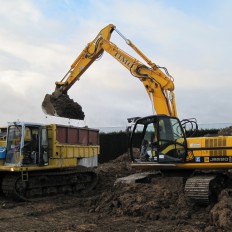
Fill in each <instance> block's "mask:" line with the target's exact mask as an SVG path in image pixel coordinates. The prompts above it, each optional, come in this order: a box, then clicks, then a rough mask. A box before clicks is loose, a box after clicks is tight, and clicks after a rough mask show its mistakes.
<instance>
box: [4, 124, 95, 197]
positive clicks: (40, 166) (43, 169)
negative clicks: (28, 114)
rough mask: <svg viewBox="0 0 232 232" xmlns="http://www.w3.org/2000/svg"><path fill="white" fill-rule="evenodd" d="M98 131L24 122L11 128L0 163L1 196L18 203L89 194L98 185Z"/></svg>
mask: <svg viewBox="0 0 232 232" xmlns="http://www.w3.org/2000/svg"><path fill="white" fill-rule="evenodd" d="M98 154H99V131H98V130H95V129H89V128H85V127H72V126H63V125H56V124H51V125H41V124H32V123H24V122H15V123H10V124H9V126H8V133H7V143H6V153H5V156H4V157H2V158H1V160H0V162H1V163H0V164H1V165H0V175H1V187H2V192H3V193H4V194H5V195H6V196H7V197H10V198H13V199H16V200H23V201H28V200H36V199H39V198H42V197H46V196H51V195H56V194H65V193H86V192H87V191H90V190H91V189H93V188H94V187H95V185H96V184H97V175H96V173H95V172H94V167H96V166H97V156H98Z"/></svg>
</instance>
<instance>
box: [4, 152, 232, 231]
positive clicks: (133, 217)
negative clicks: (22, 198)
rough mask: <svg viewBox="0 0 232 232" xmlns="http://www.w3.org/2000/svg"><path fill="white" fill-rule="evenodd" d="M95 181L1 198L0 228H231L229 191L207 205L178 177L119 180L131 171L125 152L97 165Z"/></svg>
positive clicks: (19, 229)
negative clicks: (80, 187) (36, 196)
mask: <svg viewBox="0 0 232 232" xmlns="http://www.w3.org/2000/svg"><path fill="white" fill-rule="evenodd" d="M96 172H97V173H98V175H99V183H98V185H97V186H96V188H95V189H94V190H93V191H91V192H90V193H88V194H85V195H59V196H55V197H52V198H45V199H41V200H39V201H36V202H14V201H12V200H8V199H6V198H5V197H4V196H1V197H0V208H1V215H0V219H1V222H0V230H1V231H4V230H7V231H68V232H70V231H79V232H83V231H86V232H87V231H89V232H90V231H97V232H100V231H101V232H102V231H128V232H135V231H136V232H152V231H158V232H161V231H163V232H164V231H165V232H166V231H190V232H191V231H193V232H195V231H204V232H211V231H214V232H223V231H231V227H232V190H231V189H225V190H223V191H222V192H221V194H220V196H219V199H218V202H216V203H214V204H211V205H209V206H207V207H203V206H198V205H194V204H193V203H192V202H189V201H188V200H187V199H186V198H185V195H184V192H183V184H184V180H183V178H182V177H163V176H162V175H160V174H159V173H157V174H156V175H155V177H154V178H153V179H152V180H151V183H130V184H125V183H120V182H119V183H118V182H116V184H115V181H116V180H117V179H118V178H121V177H125V176H128V175H131V174H135V173H136V172H137V171H136V170H133V169H132V168H131V166H130V161H129V157H128V155H127V154H124V155H122V156H120V157H119V158H117V159H115V160H113V161H111V162H108V163H104V164H101V165H99V167H98V168H97V169H96Z"/></svg>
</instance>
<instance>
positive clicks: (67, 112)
mask: <svg viewBox="0 0 232 232" xmlns="http://www.w3.org/2000/svg"><path fill="white" fill-rule="evenodd" d="M42 109H43V111H44V113H45V114H48V115H52V116H58V117H63V118H70V119H78V120H84V118H85V114H84V112H83V111H82V107H81V106H80V105H79V104H78V103H77V102H74V101H73V100H72V99H70V98H69V96H68V95H67V94H59V95H57V94H56V92H54V93H53V94H51V95H50V94H46V95H45V98H44V100H43V103H42Z"/></svg>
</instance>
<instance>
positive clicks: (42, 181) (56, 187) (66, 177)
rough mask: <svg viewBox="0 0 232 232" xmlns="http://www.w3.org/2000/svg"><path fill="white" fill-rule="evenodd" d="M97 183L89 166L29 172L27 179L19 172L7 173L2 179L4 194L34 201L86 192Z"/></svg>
mask: <svg viewBox="0 0 232 232" xmlns="http://www.w3.org/2000/svg"><path fill="white" fill-rule="evenodd" d="M96 184H97V174H96V173H95V172H94V171H93V170H92V169H90V168H86V167H78V168H75V169H64V170H54V171H47V172H44V171H43V172H29V173H28V181H23V180H22V176H21V173H10V174H7V175H6V176H5V177H4V178H3V180H2V191H3V193H4V194H5V196H7V197H10V198H13V199H15V200H21V201H34V200H38V199H40V198H43V197H46V196H52V195H56V194H64V193H86V192H88V191H90V190H92V189H93V188H94V187H95V186H96Z"/></svg>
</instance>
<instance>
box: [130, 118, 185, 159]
mask: <svg viewBox="0 0 232 232" xmlns="http://www.w3.org/2000/svg"><path fill="white" fill-rule="evenodd" d="M136 147H137V148H139V155H138V154H137V155H136V154H135V150H136V149H134V148H136ZM130 154H131V158H132V160H133V161H134V162H135V161H137V162H157V163H183V162H185V158H186V156H187V142H186V136H185V133H184V130H183V128H182V125H181V122H180V120H179V119H178V118H176V117H169V116H166V115H153V116H148V117H144V118H140V119H138V120H137V121H136V123H135V125H134V127H133V131H132V134H131V138H130Z"/></svg>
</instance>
